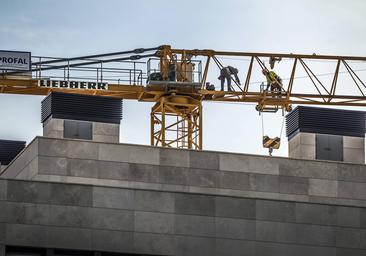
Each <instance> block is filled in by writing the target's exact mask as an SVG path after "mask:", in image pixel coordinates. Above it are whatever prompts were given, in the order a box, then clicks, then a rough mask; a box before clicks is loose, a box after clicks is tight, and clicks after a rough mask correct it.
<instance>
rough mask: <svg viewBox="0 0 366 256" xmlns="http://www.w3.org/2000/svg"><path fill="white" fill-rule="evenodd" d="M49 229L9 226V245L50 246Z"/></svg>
mask: <svg viewBox="0 0 366 256" xmlns="http://www.w3.org/2000/svg"><path fill="white" fill-rule="evenodd" d="M48 236H49V227H47V226H39V225H24V224H7V225H6V242H5V244H7V245H18V246H33V247H45V246H48V245H49V243H48V240H49V239H48Z"/></svg>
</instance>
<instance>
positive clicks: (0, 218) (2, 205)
mask: <svg viewBox="0 0 366 256" xmlns="http://www.w3.org/2000/svg"><path fill="white" fill-rule="evenodd" d="M6 204H7V202H6V201H0V209H1V210H0V223H2V222H3V223H6V221H7V220H6V219H7V212H6V211H7V208H6Z"/></svg>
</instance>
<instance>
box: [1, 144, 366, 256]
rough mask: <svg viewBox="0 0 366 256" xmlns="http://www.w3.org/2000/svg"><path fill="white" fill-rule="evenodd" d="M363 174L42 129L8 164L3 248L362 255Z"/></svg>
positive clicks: (365, 248) (335, 166)
mask: <svg viewBox="0 0 366 256" xmlns="http://www.w3.org/2000/svg"><path fill="white" fill-rule="evenodd" d="M365 183H366V167H365V166H364V165H359V164H349V163H342V162H331V161H318V160H300V159H287V158H278V157H265V156H255V155H243V154H232V153H222V152H208V151H202V152H199V151H190V150H176V149H166V148H156V147H149V146H137V145H128V144H117V143H103V142H93V141H81V140H72V139H54V138H45V137H37V138H35V139H34V140H33V141H32V142H31V143H30V144H29V145H28V146H27V148H26V149H25V150H24V151H23V152H22V153H21V154H20V155H19V156H18V157H17V158H16V159H15V160H14V161H13V162H12V163H11V164H10V165H9V166H8V167H7V168H6V169H5V171H4V172H3V173H2V174H1V180H0V209H1V211H0V223H1V224H0V230H1V231H0V244H2V246H1V248H2V251H1V255H4V254H5V250H6V249H5V245H6V246H7V247H6V248H8V249H7V250H8V252H9V254H10V255H11V253H15V254H17V255H19V254H22V252H23V253H24V251H27V250H30V251H31V252H32V250H35V249H24V248H23V247H33V248H47V249H48V250H46V249H43V250H44V251H42V253H43V254H44V253H46V254H47V255H48V254H55V255H57V254H58V253H60V254H62V255H75V253H76V254H77V253H90V252H95V253H98V254H99V253H101V254H103V255H108V253H110V252H113V253H125V254H128V255H130V254H132V255H134V254H137V255H258V256H259V255H260V256H262V255H263V256H265V255H271V256H274V255H281V256H284V255H321V256H324V255H325V256H326V255H333V256H335V255H337V256H339V255H366V209H365V206H366V184H365ZM22 248H23V249H22ZM66 249H67V250H74V252H71V251H64V250H66ZM22 250H23V251H22ZM37 250H38V251H35V252H34V253H35V254H37V253H38V254H40V251H39V250H41V249H37ZM60 250H61V252H60ZM75 250H76V251H75ZM78 250H81V251H82V252H79V251H78ZM28 253H29V251H28Z"/></svg>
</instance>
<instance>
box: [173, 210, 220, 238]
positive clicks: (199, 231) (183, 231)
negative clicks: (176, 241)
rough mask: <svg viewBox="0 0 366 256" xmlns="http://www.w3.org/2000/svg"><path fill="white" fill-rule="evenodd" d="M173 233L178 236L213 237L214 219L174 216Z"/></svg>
mask: <svg viewBox="0 0 366 256" xmlns="http://www.w3.org/2000/svg"><path fill="white" fill-rule="evenodd" d="M174 233H175V234H178V235H190V236H207V237H215V218H214V217H207V216H196V215H179V214H176V215H174Z"/></svg>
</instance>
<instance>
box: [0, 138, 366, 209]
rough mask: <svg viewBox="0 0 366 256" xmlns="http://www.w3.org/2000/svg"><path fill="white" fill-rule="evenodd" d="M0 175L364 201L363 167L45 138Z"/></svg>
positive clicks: (300, 199) (365, 180)
mask: <svg viewBox="0 0 366 256" xmlns="http://www.w3.org/2000/svg"><path fill="white" fill-rule="evenodd" d="M1 177H3V178H16V179H25V180H27V179H33V180H40V181H53V182H65V183H78V184H94V185H100V186H112V187H123V188H137V189H150V190H159V191H171V192H190V193H202V194H211V195H226V196H239V197H248V198H262V199H263V198H265V199H276V200H289V201H297V202H314V203H327V204H338V205H351V206H366V184H365V183H366V166H365V165H358V164H347V163H341V162H330V161H310V160H299V159H288V158H278V157H265V156H254V155H243V154H232V153H221V152H208V151H190V150H175V149H165V148H157V147H149V146H138V145H128V144H113V143H96V142H89V141H79V140H67V139H51V138H43V137H38V138H36V139H35V140H34V141H33V142H32V143H31V144H30V145H29V146H28V148H27V149H26V150H25V151H24V152H23V154H21V155H20V156H19V157H18V158H17V159H16V160H15V161H14V162H13V163H12V164H11V165H10V166H9V167H8V168H7V169H6V171H5V172H4V173H3V174H2V176H1Z"/></svg>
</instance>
